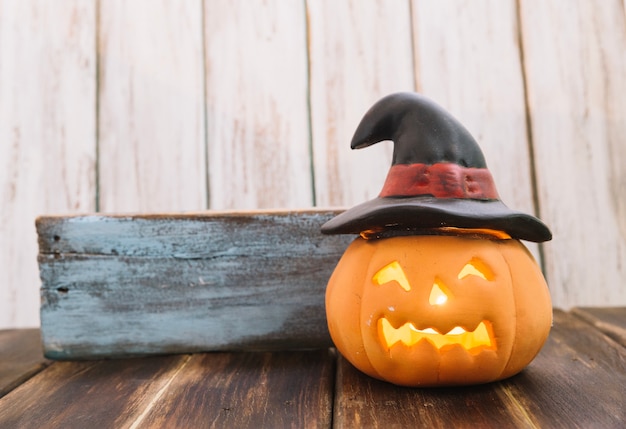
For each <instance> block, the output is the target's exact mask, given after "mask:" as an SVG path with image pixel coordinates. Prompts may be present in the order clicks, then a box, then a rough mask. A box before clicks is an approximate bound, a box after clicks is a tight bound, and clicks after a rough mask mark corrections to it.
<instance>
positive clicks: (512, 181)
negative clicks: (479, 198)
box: [412, 0, 559, 305]
mask: <svg viewBox="0 0 626 429" xmlns="http://www.w3.org/2000/svg"><path fill="white" fill-rule="evenodd" d="M412 4H413V8H412V11H413V23H414V26H413V30H414V37H415V41H414V47H415V58H416V60H415V64H416V69H415V74H416V78H417V88H418V91H420V92H421V93H423V94H424V95H426V96H428V97H430V98H432V99H433V100H435V101H436V102H437V103H439V104H441V105H442V106H443V107H444V108H446V109H447V110H449V111H450V113H452V114H453V115H454V116H455V117H456V118H457V119H459V120H460V121H461V123H462V124H463V125H465V127H466V128H467V129H468V130H469V131H470V133H471V134H472V135H473V136H474V138H475V139H476V141H477V142H478V144H479V145H480V147H481V149H482V150H483V153H484V155H485V158H486V161H487V165H488V167H489V171H490V172H491V173H492V175H493V178H494V180H495V183H496V187H497V189H498V193H499V194H500V198H501V199H502V201H504V203H505V204H507V205H508V206H509V207H511V208H512V209H514V210H519V211H522V212H525V213H530V214H537V213H536V207H535V205H534V202H533V201H534V195H533V185H532V183H533V177H532V174H533V171H532V166H531V162H532V160H531V158H530V154H529V146H528V145H529V142H528V134H527V131H526V127H527V123H526V104H525V92H524V91H525V89H524V76H523V70H522V64H521V57H520V45H519V26H518V22H517V10H516V2H515V0H506V1H501V0H480V1H442V2H433V1H421V0H413V3H412ZM528 247H529V249H530V250H531V251H532V253H533V254H534V255H535V258H536V259H539V250H538V247H537V245H536V244H534V243H528ZM558 304H559V303H557V305H558Z"/></svg>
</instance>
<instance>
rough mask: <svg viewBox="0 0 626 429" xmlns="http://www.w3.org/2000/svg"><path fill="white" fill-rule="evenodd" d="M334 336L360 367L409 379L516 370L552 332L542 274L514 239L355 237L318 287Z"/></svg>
mask: <svg viewBox="0 0 626 429" xmlns="http://www.w3.org/2000/svg"><path fill="white" fill-rule="evenodd" d="M326 311H327V318H328V326H329V329H330V333H331V336H332V339H333V341H334V343H335V345H336V347H337V349H338V350H339V351H340V352H341V354H342V355H343V356H344V357H345V358H346V359H348V361H350V362H351V363H352V364H353V365H354V366H356V367H357V368H359V369H360V370H361V371H363V372H365V373H366V374H368V375H370V376H372V377H375V378H378V379H382V380H386V381H390V382H392V383H395V384H400V385H408V386H433V385H453V384H473V383H486V382H490V381H494V380H499V379H502V378H506V377H509V376H511V375H514V374H516V373H517V372H519V371H521V370H522V369H523V368H524V367H525V366H526V365H527V364H528V363H529V362H530V361H531V360H532V359H533V358H534V357H535V355H536V354H537V353H538V351H539V349H540V348H541V346H542V345H543V343H544V342H545V340H546V338H547V336H548V333H549V331H550V325H551V321H552V307H551V302H550V295H549V293H548V289H547V286H546V283H545V281H544V279H543V275H542V274H541V271H540V270H539V268H538V266H537V264H536V263H535V261H534V259H533V257H532V256H531V255H530V253H529V252H528V251H527V250H526V248H525V247H524V246H523V245H522V244H521V243H520V242H519V241H518V240H514V239H498V238H495V237H486V238H479V237H465V236H406V237H395V238H386V239H379V240H365V239H363V238H357V239H356V240H355V241H354V242H353V243H352V244H351V245H350V246H349V247H348V249H347V250H346V252H345V253H344V255H343V257H342V258H341V260H340V262H339V264H338V265H337V267H336V269H335V271H334V273H333V275H332V277H331V278H330V281H329V283H328V288H327V292H326Z"/></svg>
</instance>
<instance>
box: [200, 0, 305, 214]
mask: <svg viewBox="0 0 626 429" xmlns="http://www.w3.org/2000/svg"><path fill="white" fill-rule="evenodd" d="M204 13H205V19H204V21H205V24H204V30H205V34H204V37H205V53H206V55H205V61H206V66H205V68H206V104H207V139H208V166H209V167H208V168H209V195H210V201H209V207H210V208H212V209H233V208H236V209H249V208H297V207H309V206H311V205H312V201H313V195H312V181H311V162H310V159H309V157H310V155H309V152H310V149H309V139H310V133H309V126H308V111H307V79H306V76H307V60H306V49H305V46H306V25H305V18H306V17H305V11H304V3H303V2H297V1H287V2H286V1H277V0H273V1H260V0H254V1H245V2H244V1H236V2H233V1H230V0H215V1H210V2H207V3H206V5H205V11H204Z"/></svg>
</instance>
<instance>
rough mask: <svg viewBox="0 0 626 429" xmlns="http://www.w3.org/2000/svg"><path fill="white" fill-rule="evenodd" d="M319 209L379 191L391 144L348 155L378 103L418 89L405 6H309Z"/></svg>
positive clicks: (405, 3)
mask: <svg viewBox="0 0 626 429" xmlns="http://www.w3.org/2000/svg"><path fill="white" fill-rule="evenodd" d="M307 16H308V23H309V57H310V60H309V61H310V92H311V128H312V138H313V158H314V165H315V169H314V170H315V174H314V176H315V181H316V183H315V190H316V203H317V204H318V205H319V206H322V207H324V206H351V205H355V204H358V203H361V202H364V201H367V200H369V199H371V198H374V197H375V196H377V195H378V193H379V192H380V190H381V188H382V186H383V183H384V180H385V177H386V175H387V171H388V170H389V166H390V165H391V153H392V149H393V147H392V145H391V143H383V144H380V145H376V146H373V147H370V148H367V149H366V150H358V151H351V150H350V140H351V138H352V134H353V133H354V130H355V129H356V127H357V125H358V123H359V121H360V120H361V117H362V116H363V115H364V114H365V112H366V111H367V109H369V107H370V106H371V105H372V104H373V103H375V102H376V101H377V100H378V99H379V98H381V97H383V96H385V95H387V94H389V93H392V92H396V91H412V90H413V64H412V61H413V59H412V53H411V27H410V24H411V22H410V9H409V3H408V1H391V2H384V3H382V2H379V1H375V0H367V1H360V0H359V1H357V0H352V1H345V2H336V1H332V0H324V1H317V0H315V1H308V2H307Z"/></svg>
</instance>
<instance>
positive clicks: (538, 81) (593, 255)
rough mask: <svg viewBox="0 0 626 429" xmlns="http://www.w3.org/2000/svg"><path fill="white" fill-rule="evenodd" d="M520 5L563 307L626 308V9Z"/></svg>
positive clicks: (550, 272) (553, 268)
mask: <svg viewBox="0 0 626 429" xmlns="http://www.w3.org/2000/svg"><path fill="white" fill-rule="evenodd" d="M519 3H520V17H521V24H522V35H523V37H522V41H523V49H524V58H525V63H524V69H525V73H526V76H527V77H526V80H527V87H528V102H529V111H530V114H531V118H530V119H531V124H532V127H531V129H532V140H533V145H534V148H535V150H534V152H535V165H536V170H537V179H538V185H539V186H538V189H539V199H540V206H541V215H542V217H543V219H544V220H545V221H546V222H547V223H548V224H549V225H550V226H551V227H552V228H553V233H554V240H553V241H552V242H551V243H548V244H546V246H545V249H546V252H545V262H546V264H545V266H546V268H547V276H548V283H549V284H550V286H551V291H552V296H553V298H554V302H555V303H557V304H558V305H559V306H561V307H564V308H568V307H570V306H573V305H585V306H595V305H604V306H607V305H623V304H624V303H625V302H626V289H625V288H624V287H623V285H624V284H626V198H625V195H626V191H625V190H626V145H624V135H626V121H624V117H626V98H625V97H623V94H624V93H626V79H624V76H626V17H625V14H624V5H623V3H622V2H621V1H618V0H613V1H605V2H601V3H598V4H596V3H595V2H590V1H583V0H581V1H575V2H571V3H568V4H567V6H566V5H565V4H564V3H560V2H556V1H554V2H544V1H523V2H519ZM565 7H567V13H564V8H565Z"/></svg>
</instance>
